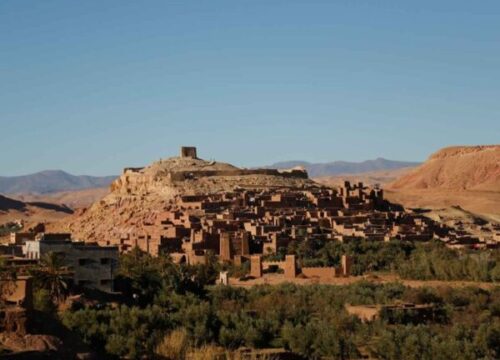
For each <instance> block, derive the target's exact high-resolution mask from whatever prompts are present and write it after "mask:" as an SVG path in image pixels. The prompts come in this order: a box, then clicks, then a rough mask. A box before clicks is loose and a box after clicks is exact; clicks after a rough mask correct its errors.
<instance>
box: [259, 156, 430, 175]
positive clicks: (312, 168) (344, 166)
mask: <svg viewBox="0 0 500 360" xmlns="http://www.w3.org/2000/svg"><path fill="white" fill-rule="evenodd" d="M420 164H421V163H419V162H412V161H395V160H387V159H384V158H377V159H375V160H366V161H362V162H348V161H333V162H328V163H310V162H307V161H301V160H293V161H282V162H278V163H275V164H272V165H270V166H267V167H268V168H277V169H287V168H293V167H296V166H302V167H304V168H305V169H306V170H307V173H308V174H309V176H310V177H319V176H329V175H339V174H361V173H366V172H371V171H380V170H395V169H402V168H408V167H414V166H418V165H420Z"/></svg>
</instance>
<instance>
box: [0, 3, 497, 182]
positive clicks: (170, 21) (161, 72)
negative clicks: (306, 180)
mask: <svg viewBox="0 0 500 360" xmlns="http://www.w3.org/2000/svg"><path fill="white" fill-rule="evenodd" d="M0 125H1V126H0V134H1V135H2V136H1V143H0V175H17V174H25V173H30V172H35V171H38V170H42V169H64V170H66V171H69V172H72V173H76V174H94V175H104V174H116V173H119V172H120V171H121V168H122V167H125V166H136V165H144V164H147V163H149V162H151V161H153V160H156V159H158V158H160V157H167V156H172V155H175V154H177V153H178V148H179V146H181V145H196V146H198V152H199V155H200V156H201V157H204V158H208V159H210V158H215V159H218V160H221V161H228V162H232V163H235V164H237V165H241V166H256V165H262V164H269V163H273V162H275V161H279V160H292V159H302V160H309V161H314V162H321V161H330V160H350V161H359V160H365V159H372V158H376V157H379V156H382V157H386V158H389V159H396V160H424V159H425V158H426V157H427V156H428V155H429V154H430V153H431V152H433V151H435V150H437V149H438V148H440V147H444V146H448V145H455V144H491V143H500V141H499V140H500V1H457V0H454V1H354V0H349V1H348V0H345V1H321V2H319V1H305V0H304V1H292V0H286V1H273V0H265V1H238V0H231V1H215V0H210V1H176V2H173V1H137V0H134V1H125V0H118V1H109V0H106V1H102V0H98V1H97V0H96V1H88V0H85V1H69V0H67V1H51V0H43V1H40V0H36V1H24V0H2V1H0Z"/></svg>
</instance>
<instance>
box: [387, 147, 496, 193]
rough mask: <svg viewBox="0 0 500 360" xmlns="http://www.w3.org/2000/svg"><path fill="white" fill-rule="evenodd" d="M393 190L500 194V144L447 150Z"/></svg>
mask: <svg viewBox="0 0 500 360" xmlns="http://www.w3.org/2000/svg"><path fill="white" fill-rule="evenodd" d="M390 187H391V188H392V189H394V190H420V189H432V190H437V189H446V190H452V191H458V190H478V191H494V192H500V145H490V146H455V147H449V148H444V149H442V150H439V151H438V152H436V153H434V154H432V155H431V156H430V157H429V159H428V160H427V161H426V162H425V163H424V164H422V165H420V166H418V167H416V168H415V169H414V170H413V171H411V172H409V173H407V174H405V175H403V176H402V177H400V178H399V179H398V180H396V181H395V182H394V183H392V184H391V185H390Z"/></svg>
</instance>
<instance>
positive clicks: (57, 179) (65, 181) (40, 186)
mask: <svg viewBox="0 0 500 360" xmlns="http://www.w3.org/2000/svg"><path fill="white" fill-rule="evenodd" d="M114 179H116V176H87V175H79V176H76V175H71V174H68V173H67V172H64V171H62V170H46V171H41V172H38V173H35V174H30V175H22V176H0V192H1V193H4V194H21V193H22V194H27V193H34V194H46V193H53V192H58V191H68V190H81V189H90V188H99V187H105V186H108V185H109V184H110V183H111V182H112V181H113V180H114Z"/></svg>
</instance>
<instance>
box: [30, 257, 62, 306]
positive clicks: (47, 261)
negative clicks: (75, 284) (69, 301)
mask: <svg viewBox="0 0 500 360" xmlns="http://www.w3.org/2000/svg"><path fill="white" fill-rule="evenodd" d="M32 275H33V277H34V279H35V285H36V286H37V287H38V288H41V289H45V290H47V291H48V292H49V294H50V297H51V299H52V300H53V301H55V302H60V301H61V300H63V299H64V298H65V297H66V296H67V294H68V279H69V277H70V275H71V272H70V271H69V269H68V267H67V266H66V264H65V261H64V256H63V255H61V254H58V253H55V252H48V253H47V254H45V255H44V256H42V258H41V259H40V263H39V264H38V266H36V267H35V268H34V269H33V270H32Z"/></svg>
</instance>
